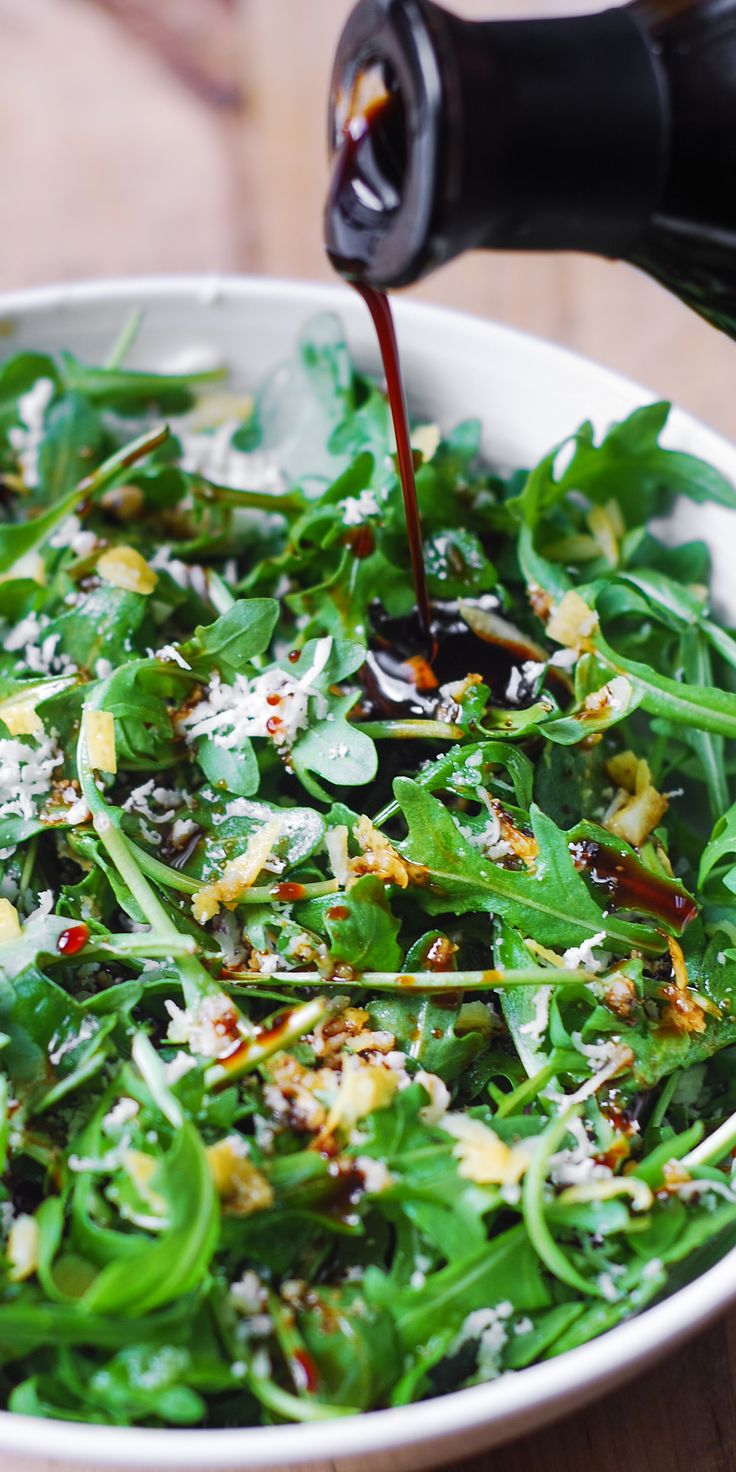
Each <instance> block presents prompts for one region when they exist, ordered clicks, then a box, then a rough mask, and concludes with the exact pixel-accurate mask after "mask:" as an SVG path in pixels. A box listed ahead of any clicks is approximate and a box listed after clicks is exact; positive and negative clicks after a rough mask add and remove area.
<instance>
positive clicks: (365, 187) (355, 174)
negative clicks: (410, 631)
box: [327, 72, 434, 654]
mask: <svg viewBox="0 0 736 1472" xmlns="http://www.w3.org/2000/svg"><path fill="white" fill-rule="evenodd" d="M371 88H372V89H373V96H372V97H371V98H370V100H369V101H368V102H366V103H365V104H364V108H363V110H362V111H359V112H354V111H350V112H349V115H348V117H347V118H346V120H345V123H344V126H343V135H342V146H341V148H340V150H339V152H338V155H337V159H336V162H335V167H334V172H333V176H332V185H331V188H330V194H329V199H328V203H327V211H328V214H334V215H336V216H337V215H339V214H340V213H341V212H340V207H339V201H340V197H341V195H342V193H343V191H344V190H345V189H348V190H350V191H351V192H352V191H355V190H356V188H357V189H358V192H359V193H360V192H362V194H363V197H364V199H365V200H366V201H367V204H366V208H367V209H371V208H375V205H376V204H379V205H380V208H381V209H384V208H387V209H390V208H391V203H392V195H391V187H390V182H389V174H388V173H387V171H386V169H385V167H384V166H383V164H381V162H380V154H381V148H380V145H381V140H384V141H385V140H389V142H390V140H392V139H394V138H395V137H397V136H398V135H397V133H396V120H395V118H394V117H393V109H394V105H395V104H394V99H393V98H392V95H391V94H390V93H389V92H387V91H386V90H385V89H384V88H383V86H382V81H381V77H380V75H378V74H371V73H370V72H367V73H362V74H361V75H360V77H359V78H358V79H357V80H356V83H355V86H354V89H353V98H352V103H351V105H352V106H354V105H355V103H356V101H357V97H358V94H359V92H360V91H361V90H363V91H364V92H365V91H366V89H367V90H368V91H369V92H370V90H371ZM364 246H365V239H364V233H363V231H362V230H361V229H360V227H358V228H356V230H355V231H354V232H351V233H350V235H349V237H347V236H346V237H345V238H344V239H343V240H342V241H341V248H340V250H339V252H338V251H336V250H331V251H329V252H328V254H329V256H330V260H331V261H332V264H333V266H334V267H335V270H336V271H339V272H340V275H341V276H344V277H345V278H346V279H347V280H348V281H349V282H350V284H351V286H354V287H355V290H356V291H357V292H358V293H359V294H360V296H362V298H363V300H364V302H365V304H366V306H367V308H368V311H369V312H370V314H371V318H372V320H373V325H374V327H375V329H376V336H377V338H378V346H379V350H380V353H381V361H382V363H383V372H384V377H385V379H386V390H387V393H388V403H389V409H390V411H391V420H392V423H393V426H394V434H395V436H396V454H397V459H398V465H399V476H400V478H401V490H402V493H403V497H404V510H405V514H406V531H407V537H408V541H409V557H410V560H411V571H412V577H413V579H414V592H415V595H416V605H417V612H418V615H419V623H420V627H421V633H422V639H423V642H424V645H425V648H426V652H427V653H428V654H429V653H430V652H431V650H432V648H433V644H434V641H433V635H432V611H431V608H430V602H429V594H428V592H427V576H426V571H425V567H424V549H423V545H422V527H421V521H420V517H419V504H418V501H417V487H416V480H415V478H414V456H413V452H412V448H411V436H410V433H409V414H408V410H407V406H406V395H405V393H404V382H403V378H402V374H401V364H400V361H399V348H398V343H397V341H396V330H395V328H394V320H393V315H392V312H391V307H390V304H389V301H388V297H387V296H386V294H385V292H382V291H377V290H376V289H375V288H374V287H372V286H368V285H367V284H366V282H365V281H364V280H362V276H363V272H364V269H365V266H366V263H367V262H366V257H365V255H364Z"/></svg>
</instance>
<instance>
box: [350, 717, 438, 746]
mask: <svg viewBox="0 0 736 1472" xmlns="http://www.w3.org/2000/svg"><path fill="white" fill-rule="evenodd" d="M351 724H352V725H354V726H355V729H356V731H362V732H363V733H364V735H366V736H371V737H372V738H373V740H374V741H387V740H393V741H461V740H462V738H463V736H464V735H465V732H464V731H463V730H462V728H461V727H460V726H453V725H451V724H450V722H449V721H421V720H416V721H411V720H409V721H354V722H351Z"/></svg>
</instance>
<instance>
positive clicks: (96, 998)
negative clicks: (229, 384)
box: [0, 317, 736, 1426]
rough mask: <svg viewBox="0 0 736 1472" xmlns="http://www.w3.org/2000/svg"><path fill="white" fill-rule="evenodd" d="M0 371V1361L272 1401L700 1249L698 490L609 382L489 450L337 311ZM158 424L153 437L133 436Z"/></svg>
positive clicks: (730, 957)
mask: <svg viewBox="0 0 736 1472" xmlns="http://www.w3.org/2000/svg"><path fill="white" fill-rule="evenodd" d="M135 326H136V324H135V323H133V324H131V325H130V327H129V328H126V329H125V330H124V332H123V334H122V336H121V339H120V341H119V343H118V345H117V346H116V348H115V349H114V350H113V352H112V354H111V357H110V360H109V362H108V365H107V366H103V367H99V368H98V367H95V366H90V365H86V364H84V363H81V362H80V361H78V360H77V359H76V358H75V357H73V356H72V355H71V354H69V353H62V354H61V355H60V356H59V358H58V360H57V359H54V358H52V357H50V356H47V355H45V354H41V353H22V354H19V355H16V356H15V357H12V358H10V359H9V360H8V361H7V362H6V363H5V364H4V365H3V366H2V368H0V472H1V473H2V475H3V485H4V495H3V497H2V503H1V506H0V518H1V519H0V575H1V576H0V621H1V622H2V630H1V632H2V653H0V1208H1V1209H0V1233H1V1234H2V1235H1V1240H0V1249H1V1251H0V1386H1V1389H2V1396H3V1401H4V1404H5V1405H7V1406H8V1407H9V1408H10V1409H12V1410H15V1411H18V1412H22V1413H25V1414H31V1415H37V1416H47V1417H60V1418H62V1419H70V1420H87V1421H90V1422H105V1423H111V1424H114V1425H119V1426H127V1425H132V1424H142V1425H154V1426H156V1425H158V1426H160V1425H168V1426H187V1425H208V1426H233V1425H252V1424H262V1423H263V1424H267V1423H273V1422H274V1421H282V1420H296V1421H299V1420H302V1421H308V1420H316V1419H320V1418H325V1417H334V1416H342V1415H346V1414H350V1413H351V1412H357V1411H361V1410H368V1409H373V1408H377V1407H381V1406H388V1405H403V1404H406V1403H408V1402H410V1401H413V1400H418V1399H421V1398H422V1397H428V1396H434V1395H440V1394H444V1393H446V1392H448V1391H451V1390H454V1389H456V1388H459V1387H462V1386H466V1385H471V1384H476V1383H479V1382H481V1381H488V1380H492V1379H494V1378H496V1377H497V1376H499V1375H501V1374H503V1373H506V1372H509V1371H515V1370H520V1369H523V1368H524V1367H525V1366H526V1365H529V1364H532V1363H534V1362H537V1361H540V1360H543V1359H546V1358H548V1357H550V1356H553V1355H556V1354H560V1353H562V1352H564V1350H566V1349H567V1348H570V1347H572V1346H574V1345H577V1344H582V1343H585V1342H586V1341H587V1340H589V1339H590V1338H592V1337H594V1336H595V1335H597V1334H600V1333H603V1332H605V1331H606V1330H607V1329H608V1328H610V1327H611V1326H612V1325H614V1324H615V1323H617V1322H619V1321H620V1320H621V1319H623V1318H624V1317H626V1316H627V1315H629V1314H631V1313H633V1312H636V1311H637V1310H639V1309H641V1308H643V1307H645V1306H646V1305H647V1304H648V1303H650V1302H651V1301H652V1300H653V1299H654V1298H655V1297H657V1296H658V1295H661V1294H662V1293H664V1292H666V1291H670V1290H672V1289H673V1288H675V1287H677V1286H678V1285H679V1284H680V1283H682V1282H683V1281H685V1280H686V1279H687V1278H688V1277H692V1276H694V1275H695V1274H696V1273H697V1272H698V1271H699V1270H700V1268H701V1267H702V1266H703V1265H704V1264H705V1263H707V1262H709V1261H712V1260H714V1259H715V1258H716V1257H717V1256H718V1255H719V1254H722V1253H723V1252H725V1251H726V1250H727V1249H728V1248H729V1247H730V1246H731V1245H732V1244H733V1242H734V1240H736V1190H735V1189H734V1188H733V1186H732V1179H731V1174H730V1169H729V1167H730V1161H731V1153H732V1150H733V1148H734V1146H735V1145H736V1123H735V1122H734V1121H735V1120H736V1087H735V1086H734V1082H733V1079H734V1069H733V1061H734V1057H735V1056H736V1014H735V1013H734V996H735V994H736V804H734V803H733V792H732V778H733V771H734V756H733V746H732V740H733V737H734V735H735V734H736V694H735V693H734V689H735V676H734V670H735V669H736V636H735V635H734V633H733V631H731V630H730V629H728V628H726V627H723V626H722V625H721V624H720V623H718V622H717V621H716V620H715V619H714V617H713V615H712V613H711V611H710V609H709V606H708V577H709V567H708V553H707V548H705V547H704V546H703V545H702V544H701V543H690V544H686V545H685V546H681V547H672V546H670V545H667V544H665V543H664V542H661V541H659V540H658V539H657V537H655V535H654V534H653V533H652V532H651V531H649V530H648V529H647V523H648V522H649V521H650V520H651V519H652V518H654V517H655V516H659V515H661V514H662V513H664V512H666V510H667V509H668V506H669V505H670V502H671V500H672V498H673V496H675V495H685V496H688V497H690V498H691V499H693V500H694V501H696V502H704V501H708V500H711V501H716V502H718V503H719V504H721V505H724V506H727V507H734V506H735V505H736V497H735V495H734V491H733V488H732V487H731V486H730V485H729V484H728V483H727V482H726V481H725V480H724V479H723V477H722V476H721V475H720V474H719V473H718V472H717V471H716V470H715V469H713V468H712V467H710V466H708V465H705V464H703V463H702V462H701V461H699V460H697V459H695V458H694V457H693V456H691V455H686V454H683V453H681V452H679V451H676V450H673V449H668V448H664V447H662V445H661V444H660V436H661V433H662V430H663V429H664V427H665V424H666V420H667V412H668V406H667V405H665V404H653V405H649V406H647V407H644V408H642V409H640V410H638V411H637V412H636V413H634V414H632V415H631V416H630V417H629V418H628V419H627V420H626V421H625V422H624V423H622V424H618V425H615V426H613V427H612V428H611V429H609V431H608V433H607V434H606V435H605V436H604V437H603V438H602V439H601V440H600V442H597V441H596V437H595V434H594V431H593V428H592V426H591V425H590V424H584V425H583V426H581V428H580V429H578V430H577V432H576V433H574V434H573V435H572V436H571V438H570V440H569V441H568V442H566V444H565V445H564V446H558V447H556V448H554V449H552V450H551V451H550V453H549V455H547V456H545V457H544V459H543V460H542V461H541V462H540V464H539V465H537V466H536V467H534V468H532V470H531V471H530V472H525V471H517V472H515V473H514V474H513V475H511V476H510V477H508V478H504V477H502V476H500V475H499V474H497V473H495V472H494V471H493V470H491V469H489V468H487V467H486V466H484V465H483V464H482V462H481V460H480V458H479V453H478V447H479V426H478V424H477V423H476V422H474V421H468V422H467V423H465V424H462V425H460V426H458V427H457V428H456V429H454V430H453V431H451V432H450V433H449V434H447V435H446V436H445V437H443V436H442V434H441V433H440V431H439V430H438V429H437V427H436V426H432V425H416V426H415V428H414V441H415V455H416V459H417V484H418V490H419V500H420V507H421V513H422V520H423V530H424V538H425V556H426V565H427V574H428V582H429V588H430V593H431V596H432V598H433V600H434V601H435V605H436V611H437V620H438V623H437V628H438V647H437V650H436V651H435V652H434V653H431V652H429V651H427V650H426V649H424V648H423V647H422V645H421V641H420V640H419V639H418V638H417V635H416V624H415V622H413V612H412V610H413V595H412V592H411V579H410V573H409V562H408V553H407V547H406V538H405V530H404V513H403V506H402V500H401V491H400V486H399V482H398V478H397V472H396V467H395V462H394V457H393V451H392V439H391V435H390V430H389V416H388V410H387V405H386V401H385V398H384V395H383V393H382V392H381V391H380V390H379V388H378V387H377V386H376V385H375V384H374V383H372V382H371V381H369V380H368V379H366V378H365V377H363V376H362V375H361V374H359V373H357V372H356V370H355V369H354V367H353V365H352V363H351V362H350V359H349V357H348V354H347V351H346V348H345V344H344V342H343V339H342V333H341V329H340V325H339V323H338V322H336V321H335V319H333V318H331V317H323V318H320V319H318V320H317V321H316V322H314V323H312V324H310V325H309V326H308V328H307V329H305V331H304V333H303V334H302V337H301V339H300V341H299V343H298V346H297V350H296V354H295V357H294V360H293V362H292V363H291V364H289V365H286V366H285V367H282V368H280V369H279V370H278V372H277V373H276V374H274V375H273V376H272V377H271V378H270V379H269V380H268V381H267V382H266V383H265V384H264V385H263V386H262V388H261V389H260V391H259V392H258V394H257V396H256V398H255V401H244V400H243V399H242V398H237V397H235V396H233V395H230V396H228V395H227V394H224V393H223V391H222V389H221V388H218V392H217V394H216V395H214V396H213V395H212V392H211V386H210V385H209V383H208V380H209V379H210V378H218V377H219V375H208V374H205V375H192V376H181V375H174V376H171V375H165V374H158V373H156V372H155V371H145V372H144V371H138V370H129V369H128V368H126V366H125V361H124V360H125V355H126V351H127V348H128V347H129V346H130V342H131V341H132V338H133V337H134V335H135ZM162 416H164V417H165V418H166V423H163V424H162V423H161V419H162Z"/></svg>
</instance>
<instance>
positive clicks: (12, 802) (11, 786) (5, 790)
mask: <svg viewBox="0 0 736 1472" xmlns="http://www.w3.org/2000/svg"><path fill="white" fill-rule="evenodd" d="M62 761H63V757H62V755H61V752H59V751H57V749H56V746H55V745H54V742H53V741H52V740H51V739H50V738H49V737H48V736H40V735H39V737H38V739H37V742H36V744H35V746H30V745H27V744H26V743H25V742H23V741H20V740H18V739H17V738H15V737H10V738H9V739H5V740H0V818H10V817H18V818H26V819H27V820H29V821H30V820H31V819H32V818H34V817H35V816H36V805H35V802H34V798H37V797H45V796H46V794H47V793H48V792H49V791H50V789H51V774H52V772H53V771H54V768H55V767H58V766H59V764H60V763H61V762H62Z"/></svg>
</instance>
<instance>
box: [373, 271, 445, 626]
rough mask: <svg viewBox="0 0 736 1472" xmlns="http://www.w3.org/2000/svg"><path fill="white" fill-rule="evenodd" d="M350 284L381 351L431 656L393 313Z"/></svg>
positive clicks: (380, 296) (380, 295)
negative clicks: (368, 316)
mask: <svg viewBox="0 0 736 1472" xmlns="http://www.w3.org/2000/svg"><path fill="white" fill-rule="evenodd" d="M353 285H354V287H355V289H356V291H358V292H359V293H360V295H361V296H362V298H363V301H364V302H365V304H366V306H367V308H368V311H369V312H370V314H371V317H372V318H373V325H374V327H375V329H376V335H377V337H378V346H379V348H380V351H381V361H382V363H383V372H384V376H385V379H386V389H387V392H388V403H389V408H390V410H391V419H392V421H393V426H394V434H395V436H396V454H397V458H398V462H399V475H400V477H401V490H402V493H403V496H404V511H405V514H406V532H407V536H408V539H409V557H410V559H411V571H412V577H413V579H414V592H415V594H416V601H417V612H418V614H419V621H420V624H421V628H422V635H423V637H424V640H425V643H426V648H427V652H428V653H430V652H431V650H432V648H433V636H432V610H431V608H430V603H429V594H428V592H427V574H426V570H425V566H424V547H423V544H422V524H421V520H420V517H419V502H418V500H417V483H416V479H415V476H414V455H413V451H412V448H411V439H410V436H409V413H408V410H407V407H406V395H405V393H404V380H403V377H402V373H401V363H400V361H399V347H398V343H397V341H396V329H395V328H394V319H393V314H392V312H391V307H390V304H389V300H388V297H387V296H386V293H385V292H383V291H376V290H375V288H374V287H372V286H366V285H364V283H363V282H362V281H354V282H353Z"/></svg>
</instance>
